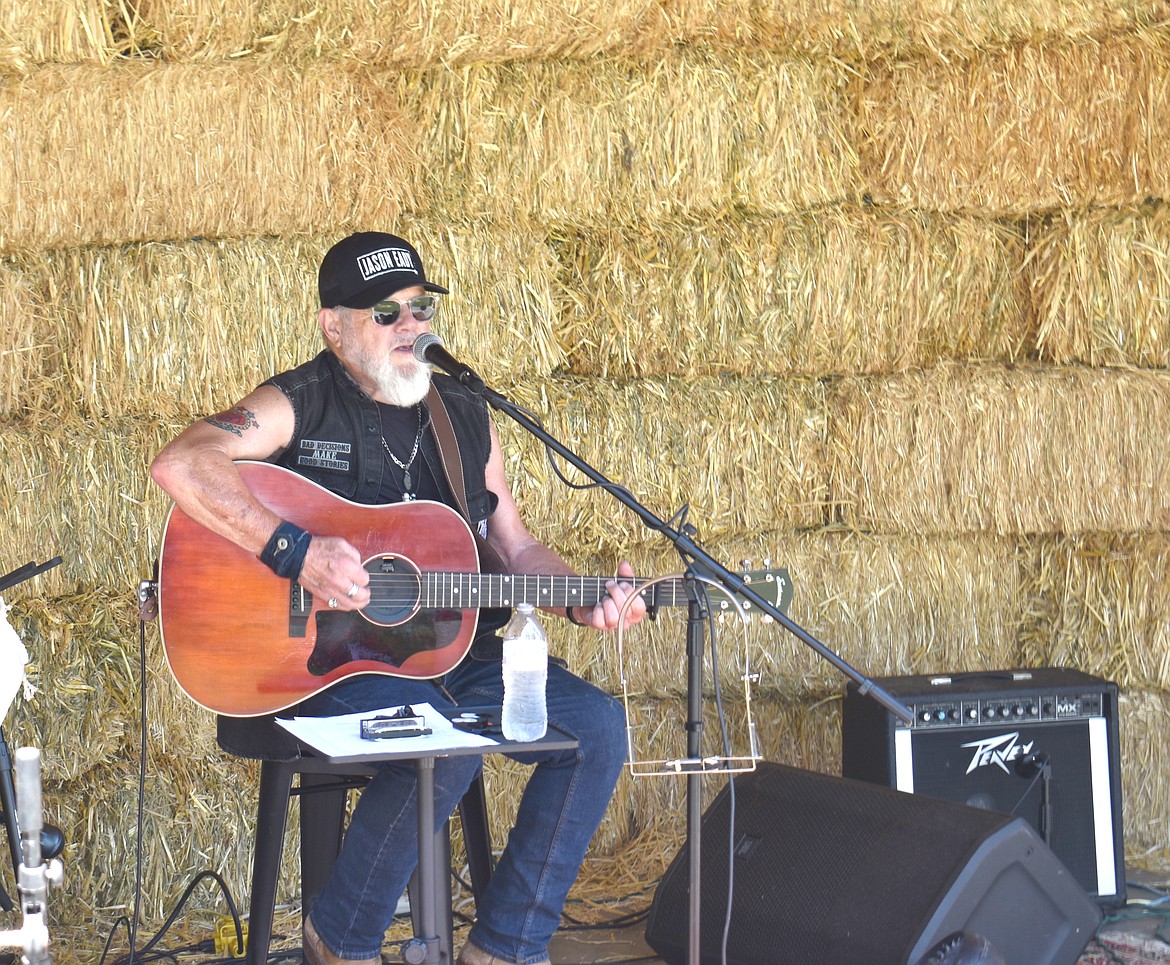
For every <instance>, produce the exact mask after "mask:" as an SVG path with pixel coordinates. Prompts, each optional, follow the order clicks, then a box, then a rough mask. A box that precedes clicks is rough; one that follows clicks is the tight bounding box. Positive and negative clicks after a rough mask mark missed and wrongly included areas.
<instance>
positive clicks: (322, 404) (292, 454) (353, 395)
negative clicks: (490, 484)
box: [264, 351, 499, 535]
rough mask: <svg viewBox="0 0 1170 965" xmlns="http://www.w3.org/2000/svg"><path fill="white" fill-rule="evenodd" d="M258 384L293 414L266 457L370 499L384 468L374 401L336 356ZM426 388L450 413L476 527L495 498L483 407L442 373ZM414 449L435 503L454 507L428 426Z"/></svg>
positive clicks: (356, 497) (361, 498) (353, 497)
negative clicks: (432, 482) (286, 439)
mask: <svg viewBox="0 0 1170 965" xmlns="http://www.w3.org/2000/svg"><path fill="white" fill-rule="evenodd" d="M264 384H265V385H274V386H276V388H278V389H280V391H281V392H283V393H284V394H285V396H286V397H287V398H288V400H289V402H290V403H291V404H292V407H293V412H294V414H295V418H296V422H295V426H294V428H293V437H292V441H291V442H290V443H289V446H288V448H287V449H283V450H281V451H280V452H278V453H276V454H275V455H274V456H273V457H272V460H271V461H273V462H275V463H276V464H277V465H280V466H284V467H286V468H288V469H291V470H292V471H293V472H296V473H300V474H301V475H302V476H305V477H306V478H308V479H311V480H313V482H315V483H317V484H318V485H320V486H323V487H324V488H325V489H328V490H329V491H330V492H334V493H337V495H339V496H343V497H345V498H346V499H349V500H351V501H353V502H355V503H374V502H376V501H377V498H378V493H379V491H380V490H381V488H382V477H383V474H384V473H386V472H389V466H388V463H387V460H386V458H385V455H384V454H383V450H382V427H381V420H380V418H379V415H378V406H377V403H376V402H374V400H373V399H371V398H370V397H369V396H368V395H366V394H365V393H364V392H363V391H362V390H361V389H360V388H358V386H357V383H356V382H354V380H353V378H352V377H351V376H350V374H349V373H348V372H347V371H346V370H345V367H344V366H343V365H342V364H341V362H340V361H338V359H337V357H336V356H335V355H334V354H333V353H332V352H329V351H323V352H321V354H319V355H318V356H317V357H316V358H315V359H313V360H312V361H310V362H306V363H305V364H303V365H299V366H297V367H296V368H295V369H290V370H289V371H287V372H282V373H281V374H280V375H276V376H273V377H272V378H271V379H269V380H268V381H267V382H265V383H264ZM434 386H435V388H436V389H437V390H438V392H439V394H440V396H442V398H443V401H444V402H445V403H446V406H447V412H448V413H449V414H450V416H451V424H452V426H453V428H454V430H455V437H456V439H457V440H458V442H459V452H460V455H461V458H462V461H463V479H464V484H465V486H466V491H467V506H468V510H469V512H470V514H471V522H472V523H473V524H474V525H473V528H480V527H479V524H481V523H483V522H485V521H486V520H487V518H488V517H489V516H491V514H492V513H493V512H494V511H495V508H496V504H497V502H498V501H499V500H498V499H497V497H496V495H495V493H493V492H490V491H489V490H488V488H487V483H486V480H485V476H484V469H485V467H486V466H487V460H488V455H489V454H490V453H491V435H490V433H489V430H488V414H487V405H486V403H485V402H484V401H483V399H481V398H480V397H479V396H478V395H475V394H474V393H472V392H469V391H467V389H465V388H464V387H463V386H462V385H460V384H459V383H458V382H456V381H455V380H454V379H452V378H449V377H447V376H446V375H436V376H435V377H434ZM424 410H425V405H424ZM419 449H420V454H421V457H422V458H423V459H425V460H426V464H427V467H428V468H429V469H430V471H431V473H432V475H434V477H435V479H436V480H438V481H439V488H440V489H441V490H442V491H443V493H444V496H443V501H444V502H445V503H447V504H448V505H449V506H451V507H453V508H454V509H455V510H456V511H458V509H459V507H458V505H457V504H456V501H455V497H454V495H453V494H452V493H451V491H450V487H449V486H448V484H447V477H446V474H445V473H444V472H443V463H442V459H441V458H440V456H439V448H438V445H437V444H436V442H435V437H434V431H433V429H432V430H429V431H427V432H424V433H423V437H422V442H421V443H420V446H419ZM481 535H482V534H481Z"/></svg>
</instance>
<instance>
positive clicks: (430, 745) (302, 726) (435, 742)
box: [276, 704, 498, 761]
mask: <svg viewBox="0 0 1170 965" xmlns="http://www.w3.org/2000/svg"><path fill="white" fill-rule="evenodd" d="M410 707H411V709H412V710H413V711H414V715H415V716H416V717H422V718H423V720H424V721H425V722H426V726H427V727H429V728H430V729H431V733H430V734H424V735H422V736H420V737H394V738H390V739H388V740H362V737H361V722H362V721H363V720H367V719H369V718H371V717H379V716H386V717H389V716H392V715H393V714H396V713H398V711H400V710H401V709H402V708H401V707H383V708H381V709H380V710H367V711H363V712H362V713H360V714H342V715H340V716H337V717H293V718H292V719H291V720H284V719H281V718H279V717H278V718H277V720H276V722H277V723H278V724H280V726H281V727H283V728H284V729H285V730H287V731H288V732H289V733H290V734H292V735H293V736H294V737H295V738H296V739H297V740H299V741H301V742H302V743H303V744H308V745H309V746H310V747H312V748H313V749H314V750H316V751H317V752H318V753H320V754H323V755H324V756H325V757H328V758H330V759H331V760H334V761H345V760H353V759H358V758H363V757H369V756H370V755H371V754H380V753H384V752H391V753H395V754H398V753H402V754H403V755H404V756H410V757H425V756H426V755H428V754H435V755H437V756H442V752H443V751H449V750H452V749H455V748H461V747H491V746H492V745H493V744H496V743H498V741H494V740H492V739H491V738H490V737H483V736H482V735H480V734H471V733H468V732H467V731H463V730H459V729H458V728H457V727H456V726H455V725H454V724H452V723H451V721H449V720H448V719H447V718H446V717H445V716H444V715H443V714H441V713H440V712H439V711H437V710H436V709H435V708H434V707H432V706H431V705H430V704H411V705H410Z"/></svg>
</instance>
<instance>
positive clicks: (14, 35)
mask: <svg viewBox="0 0 1170 965" xmlns="http://www.w3.org/2000/svg"><path fill="white" fill-rule="evenodd" d="M132 23H133V13H132V11H131V9H129V8H128V6H127V5H126V4H124V3H115V2H112V0H48V2H45V0H6V2H5V3H4V4H3V6H0V71H9V70H16V71H26V70H30V69H32V68H33V67H35V66H36V65H37V64H44V63H87V62H88V63H102V64H104V63H109V61H110V60H111V59H113V58H114V57H116V56H118V55H119V54H120V53H121V52H122V51H124V50H126V49H127V45H128V44H127V41H128V35H129V33H131V32H132V30H131V28H130V26H129V25H130V24H132Z"/></svg>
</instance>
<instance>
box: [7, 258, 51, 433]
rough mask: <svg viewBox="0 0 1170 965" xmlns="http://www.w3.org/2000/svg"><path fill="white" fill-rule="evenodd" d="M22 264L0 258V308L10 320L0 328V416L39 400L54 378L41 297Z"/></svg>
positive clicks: (42, 399) (43, 400)
mask: <svg viewBox="0 0 1170 965" xmlns="http://www.w3.org/2000/svg"><path fill="white" fill-rule="evenodd" d="M38 294H39V293H38V292H36V291H35V285H34V281H33V278H32V277H31V276H30V274H29V272H27V271H26V270H25V268H24V266H23V265H18V264H17V263H16V262H15V261H14V260H12V259H7V258H5V259H0V312H3V315H4V317H5V318H7V319H10V320H11V323H10V324H8V325H5V326H4V330H3V332H0V418H3V417H4V416H6V415H9V414H10V413H12V412H14V411H15V410H16V409H17V408H18V407H19V406H21V405H24V404H28V403H33V404H36V403H38V402H39V403H43V402H45V401H46V400H45V399H44V397H43V396H42V392H43V387H44V385H45V383H46V382H48V381H50V380H52V379H53V378H54V375H53V371H54V367H55V366H54V363H55V361H56V354H55V351H54V349H53V346H52V345H51V344H50V343H49V341H48V336H47V328H48V320H47V318H46V317H45V315H44V311H43V309H44V300H43V298H38V297H37V296H38Z"/></svg>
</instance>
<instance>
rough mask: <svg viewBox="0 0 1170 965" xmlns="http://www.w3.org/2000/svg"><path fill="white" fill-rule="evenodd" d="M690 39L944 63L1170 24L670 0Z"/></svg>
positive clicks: (1018, 13)
mask: <svg viewBox="0 0 1170 965" xmlns="http://www.w3.org/2000/svg"><path fill="white" fill-rule="evenodd" d="M665 5H666V9H667V12H668V15H669V16H670V18H671V21H672V23H673V24H675V29H676V31H677V33H678V34H679V35H681V36H683V37H695V38H703V39H709V40H713V41H715V42H717V43H734V44H740V45H745V46H756V45H759V46H773V45H785V46H794V47H797V48H800V49H806V50H812V51H819V52H825V53H834V54H837V55H852V56H862V57H870V58H873V57H879V56H882V55H884V54H900V55H911V54H915V53H917V54H920V55H921V54H928V55H932V56H935V57H938V58H944V57H946V56H948V55H952V56H953V55H954V54H957V53H962V52H963V51H970V50H973V49H978V48H981V47H995V46H1001V45H1007V44H1015V43H1021V42H1026V41H1034V42H1059V41H1068V40H1072V39H1089V38H1093V37H1099V36H1101V35H1103V34H1109V33H1117V32H1121V31H1125V30H1130V29H1132V28H1134V27H1137V26H1141V25H1147V24H1156V23H1160V22H1162V21H1164V19H1165V15H1166V11H1165V5H1164V4H1163V3H1161V2H1159V0H1127V2H1124V3H1116V2H1113V0H974V2H968V0H867V2H865V3H858V2H857V0H763V2H761V0H666V4H665Z"/></svg>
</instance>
